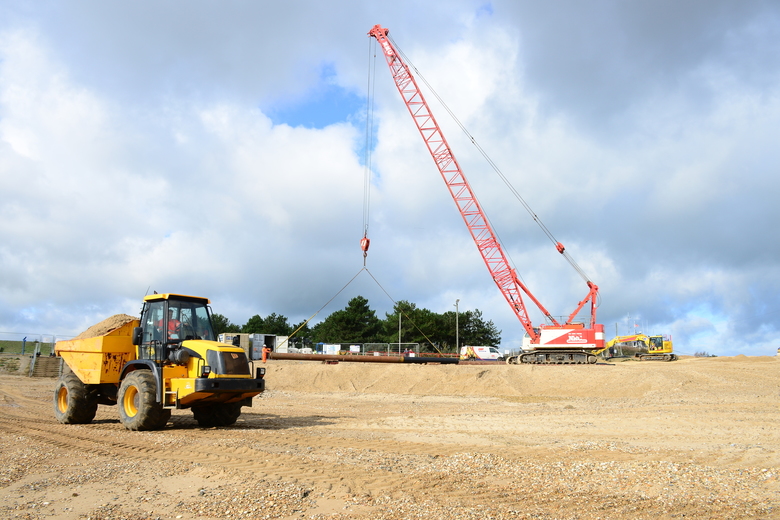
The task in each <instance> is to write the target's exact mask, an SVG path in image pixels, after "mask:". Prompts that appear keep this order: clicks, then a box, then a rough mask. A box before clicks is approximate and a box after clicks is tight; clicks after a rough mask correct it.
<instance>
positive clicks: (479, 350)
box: [460, 346, 504, 361]
mask: <svg viewBox="0 0 780 520" xmlns="http://www.w3.org/2000/svg"><path fill="white" fill-rule="evenodd" d="M460 359H482V360H485V361H503V360H504V355H503V354H502V353H501V352H500V351H499V350H498V349H497V348H496V347H482V346H480V347H472V346H466V347H461V348H460Z"/></svg>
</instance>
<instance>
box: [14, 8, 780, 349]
mask: <svg viewBox="0 0 780 520" xmlns="http://www.w3.org/2000/svg"><path fill="white" fill-rule="evenodd" d="M184 7H186V8H184ZM434 10H435V14H436V16H432V14H434ZM779 13H780V10H778V8H777V7H775V6H774V5H773V4H771V3H766V2H742V3H739V4H734V3H732V2H687V3H685V4H684V5H682V4H679V3H674V2H661V3H654V4H652V5H650V4H648V5H644V4H638V3H615V2H607V1H604V2H596V3H594V4H588V5H585V4H581V3H578V2H559V3H552V4H535V3H515V2H505V1H503V0H495V1H493V2H490V3H485V2H475V1H468V0H463V1H459V2H451V3H448V9H446V10H444V11H442V10H441V9H435V6H430V5H420V4H419V3H418V2H400V3H397V4H394V6H393V8H392V9H389V8H387V6H386V5H385V4H380V3H371V2H369V3H363V2H346V3H343V4H339V5H338V6H329V7H328V9H323V8H322V4H321V3H315V2H299V3H295V4H294V5H288V4H284V5H282V4H279V5H275V6H269V5H264V4H245V3H237V4H230V5H227V6H222V5H220V6H218V7H217V6H215V4H212V3H208V2H188V3H186V4H184V3H180V2H171V3H166V4H159V3H152V2H138V3H134V4H133V5H127V6H115V5H111V4H105V3H100V2H97V3H96V2H74V3H69V4H67V5H66V4H57V5H51V4H45V5H44V4H40V5H38V4H35V5H28V4H26V3H10V4H5V5H4V6H3V7H0V19H1V20H3V22H2V23H0V60H2V61H0V191H1V192H2V194H3V200H2V202H0V262H1V264H0V265H2V274H0V330H6V331H9V330H10V331H30V330H32V331H36V330H41V331H48V332H53V333H59V334H67V333H70V334H77V333H78V332H80V331H82V330H84V329H85V328H86V327H87V326H89V325H91V324H93V323H95V322H97V321H100V320H101V319H103V318H104V317H106V316H107V315H110V314H113V313H116V312H126V313H136V312H137V309H138V307H139V303H140V298H141V296H142V295H143V294H144V293H145V292H146V291H147V290H158V291H161V292H163V291H164V292H184V293H195V294H200V295H206V296H209V297H211V299H212V301H213V302H214V308H215V311H217V312H220V313H221V314H225V315H227V316H228V317H230V319H231V320H232V321H234V322H237V323H243V322H244V321H246V319H248V318H249V317H250V316H252V315H254V314H258V313H259V314H261V315H267V314H270V313H272V312H276V313H279V314H284V315H286V316H288V317H289V318H290V320H291V321H296V322H297V321H301V320H302V319H306V318H308V317H310V316H311V315H312V314H313V313H314V312H316V310H317V309H319V308H320V307H321V306H322V305H323V304H324V303H326V302H328V301H329V300H330V299H331V298H332V297H333V296H334V294H335V293H336V292H337V291H339V290H340V289H342V287H343V286H344V285H345V284H346V283H347V282H348V281H349V280H350V279H351V278H352V277H353V276H355V273H357V272H359V271H360V269H361V267H362V255H361V253H360V250H359V246H358V240H359V238H360V237H361V236H362V232H363V227H362V223H361V217H360V215H361V212H362V209H361V206H362V204H363V193H362V187H363V179H364V177H365V175H366V164H369V165H370V166H371V169H372V171H371V179H372V186H371V199H370V214H369V222H368V224H369V230H370V232H369V236H370V238H371V239H372V246H371V250H370V252H369V257H368V264H367V265H368V267H369V269H370V272H371V274H373V275H374V276H375V277H376V280H377V281H378V282H379V285H378V284H377V283H375V282H374V280H373V279H372V278H371V277H368V276H365V274H360V275H359V276H358V277H357V278H356V279H355V281H354V282H353V285H350V286H349V287H348V288H347V289H345V290H344V292H343V293H341V295H340V296H338V297H337V298H335V299H334V300H333V302H332V303H331V305H330V306H329V307H328V308H327V309H325V310H324V311H323V312H324V313H325V314H327V313H329V312H332V311H334V310H337V309H339V308H342V307H343V306H344V305H346V301H347V300H348V299H349V298H351V297H353V296H355V295H357V294H361V295H363V296H365V297H367V298H368V299H369V302H370V304H371V305H372V307H373V308H374V309H376V310H377V311H378V312H377V313H378V315H380V316H382V313H383V312H385V311H389V310H390V308H391V307H392V300H393V299H394V300H409V301H412V302H415V303H417V304H418V306H420V307H427V308H430V309H431V310H434V311H436V312H445V311H449V310H452V307H453V304H454V301H455V299H459V300H460V307H461V310H463V311H465V310H471V309H474V308H479V309H480V310H482V311H483V315H484V316H485V318H487V319H492V320H494V321H495V322H496V324H497V326H498V328H499V329H501V330H502V331H503V336H504V342H505V345H504V346H505V347H517V346H519V344H520V341H521V338H522V330H521V328H520V327H519V324H518V323H517V320H516V318H515V317H514V315H513V313H512V312H511V310H510V309H509V307H508V306H507V305H506V302H505V301H504V300H503V298H502V297H501V294H500V293H499V291H498V290H497V288H496V287H495V286H494V284H493V282H492V280H491V279H490V277H489V275H488V273H487V269H486V268H485V266H484V264H483V263H482V261H481V259H480V257H479V255H478V253H477V251H476V249H475V247H474V245H473V243H472V242H471V239H470V238H469V236H468V233H467V231H466V228H465V226H464V225H463V221H462V219H461V218H460V216H459V215H458V213H457V210H456V207H455V205H454V204H453V202H452V200H451V199H450V197H449V195H448V193H447V190H446V188H445V186H444V185H443V182H442V180H441V178H440V176H439V175H438V172H437V171H436V168H435V166H434V164H433V161H432V160H431V158H430V156H429V155H428V153H427V151H426V149H425V147H424V145H423V143H422V140H421V139H420V136H419V134H418V133H417V131H416V129H415V128H414V125H413V123H412V121H411V119H410V118H409V114H408V113H407V111H406V108H405V107H404V106H403V104H402V102H401V99H400V97H399V96H398V93H397V92H396V91H395V90H394V86H393V83H392V81H391V79H390V77H389V74H388V71H387V67H386V66H385V64H384V63H383V62H382V61H381V56H380V57H379V60H380V61H378V62H377V64H376V77H375V83H374V86H375V90H374V96H375V109H376V112H375V133H374V134H373V135H374V136H375V140H374V145H373V147H372V148H370V151H371V156H370V162H369V160H368V158H367V156H366V155H365V152H366V145H365V121H364V120H363V119H362V117H363V110H362V109H360V107H359V106H358V105H359V103H357V102H356V100H358V101H359V100H360V99H361V97H362V96H364V95H365V94H366V92H367V88H366V87H367V85H366V83H367V73H368V71H367V69H368V68H370V67H369V63H370V60H368V59H367V57H368V53H367V48H368V45H367V40H368V38H367V37H366V33H367V32H368V30H369V29H370V28H371V26H372V25H374V24H375V23H382V24H384V25H385V26H386V27H389V28H390V29H391V35H392V36H393V38H394V39H395V40H396V41H397V43H398V44H399V45H400V47H401V48H402V50H403V51H404V52H405V53H406V55H407V56H408V57H409V58H410V59H411V60H412V61H413V62H414V65H415V66H416V67H417V68H418V70H419V72H420V73H421V74H422V75H424V76H425V78H426V79H427V80H428V81H429V82H430V84H431V85H432V86H433V87H434V88H435V89H436V92H438V93H439V94H440V95H441V97H442V98H443V99H444V100H445V102H446V103H447V105H448V106H449V107H450V108H451V109H452V110H453V112H454V113H455V114H456V115H457V116H458V118H459V120H460V121H461V122H462V123H463V124H464V125H465V126H466V127H467V128H468V130H469V132H470V135H464V134H463V133H461V131H460V129H459V128H458V125H457V124H456V123H455V122H453V121H452V120H450V119H449V117H448V116H447V115H446V112H445V110H444V108H443V107H442V106H441V105H440V104H439V103H438V101H436V100H435V96H433V95H432V94H430V93H428V94H426V95H427V97H428V99H429V101H430V102H431V105H432V108H433V110H434V114H435V115H436V117H437V118H438V120H439V122H440V124H441V125H442V127H443V129H444V132H445V135H446V137H447V139H448V140H449V142H450V144H451V146H452V149H453V151H454V152H455V155H456V157H457V158H458V160H459V161H460V164H461V166H462V167H463V170H464V172H466V175H467V176H468V178H469V180H470V182H471V183H472V185H473V187H474V189H475V192H476V194H477V196H478V198H479V200H480V202H481V204H482V206H483V207H484V209H485V210H486V212H487V213H488V216H489V217H490V219H491V222H492V223H493V224H494V226H495V229H496V231H497V232H498V234H499V235H500V237H501V239H502V241H503V243H504V246H505V250H506V251H507V252H508V254H509V255H510V257H511V259H512V261H513V263H514V264H515V266H516V267H517V270H518V272H519V273H520V275H521V276H522V277H523V280H524V281H525V282H526V284H527V285H528V287H529V288H530V289H531V291H532V292H533V293H534V294H535V295H536V296H538V297H539V298H540V300H541V301H542V302H543V304H544V305H545V306H546V307H547V308H548V309H549V310H550V311H551V312H552V313H553V314H554V315H556V316H557V315H566V314H568V313H569V312H571V310H572V309H573V308H574V307H575V306H576V304H577V302H578V301H579V300H580V299H581V298H582V297H583V296H584V295H585V294H586V292H587V288H586V286H585V283H584V280H582V279H581V278H580V277H579V276H578V275H577V274H576V273H575V272H574V271H573V270H572V269H571V268H570V266H568V264H566V262H565V261H564V259H563V258H561V257H560V255H558V254H557V252H556V251H555V249H554V245H553V244H551V243H550V240H549V239H548V237H547V236H545V234H544V233H543V232H542V230H540V229H539V228H538V227H537V226H536V225H535V223H534V220H533V218H532V216H531V215H529V214H528V212H527V211H526V209H524V208H523V206H522V204H520V201H518V200H517V199H516V198H514V197H513V196H512V194H511V193H510V192H509V191H508V189H507V187H506V185H505V184H504V183H503V182H502V181H501V179H500V178H498V177H497V176H496V175H495V174H494V172H493V171H492V169H491V168H490V166H489V165H487V164H486V163H485V161H484V158H483V157H482V155H481V154H480V153H479V150H477V149H476V148H474V147H473V146H472V145H471V144H470V139H471V136H473V137H475V138H476V140H477V141H478V142H479V144H480V145H481V146H482V147H483V149H484V150H485V151H487V153H488V154H489V156H490V158H491V159H492V160H493V161H494V162H495V163H496V164H497V165H498V166H499V167H500V169H501V171H502V173H503V174H504V175H505V176H506V178H507V179H508V180H509V181H510V182H511V184H512V185H513V186H514V187H515V188H516V189H517V191H518V192H519V193H520V195H521V196H522V198H523V200H524V201H525V202H526V203H527V204H528V206H529V207H530V208H531V210H532V212H534V213H535V214H536V215H537V216H538V217H539V218H540V219H541V221H542V222H543V223H544V225H545V226H546V227H547V228H548V229H549V230H550V231H551V232H552V234H553V235H554V237H555V239H556V240H560V241H561V242H563V243H564V244H565V246H566V248H567V252H569V253H570V254H571V255H572V256H573V257H574V259H575V260H576V262H577V263H578V264H579V265H580V266H581V267H582V268H583V269H584V271H585V272H586V273H587V274H588V276H589V277H590V278H591V279H592V280H593V281H594V282H595V283H596V284H598V285H599V287H600V289H601V299H600V307H599V317H600V321H601V322H602V323H604V324H605V326H606V329H607V331H608V333H611V332H612V330H613V329H614V328H615V325H616V324H618V325H619V326H622V325H621V324H622V323H623V322H624V321H625V319H626V316H628V315H629V314H630V315H631V316H636V317H640V318H641V319H642V322H643V324H644V325H643V326H645V327H646V329H647V332H658V333H669V334H673V336H674V338H675V345H676V348H677V349H678V350H679V351H680V352H683V353H687V352H695V351H697V350H706V351H708V352H710V353H714V354H720V355H725V354H729V353H731V354H734V353H748V354H774V352H775V351H776V348H777V342H776V340H774V337H775V336H776V334H777V325H776V320H775V319H774V317H775V316H776V313H777V311H778V301H777V300H778V299H777V296H776V295H777V294H780V291H778V289H779V288H780V280H778V279H777V275H776V273H777V272H779V271H778V265H777V258H779V257H780V255H778V253H780V251H778V243H777V241H776V240H772V237H773V236H774V233H773V231H774V229H773V226H774V222H775V221H776V220H777V219H778V216H780V215H778V209H777V208H778V205H777V204H776V202H775V200H774V198H775V195H774V194H775V193H777V191H778V188H779V186H778V180H777V175H776V172H777V170H778V165H779V164H780V157H779V156H778V154H779V152H778V151H777V146H776V143H775V141H776V138H775V137H774V134H775V129H776V128H777V126H778V121H779V120H780V110H779V108H780V104H779V103H778V100H779V99H780V95H778V94H779V93H780V92H779V89H778V87H777V85H779V84H780V82H778V81H777V80H778V79H779V78H778V76H779V75H780V59H779V58H778V57H779V56H780V49H779V48H778V43H777V42H778V41H780V38H778V36H780V35H779V34H778V33H779V32H780V14H779ZM412 15H413V16H412ZM309 115H311V117H309ZM532 314H533V313H532ZM321 317H322V316H320V318H321ZM318 319H319V318H318ZM540 320H541V318H540V317H535V318H534V321H535V322H539V321H540Z"/></svg>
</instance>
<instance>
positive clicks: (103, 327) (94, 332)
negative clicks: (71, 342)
mask: <svg viewBox="0 0 780 520" xmlns="http://www.w3.org/2000/svg"><path fill="white" fill-rule="evenodd" d="M137 319H138V318H136V317H135V316H130V315H128V314H114V315H113V316H111V317H110V318H106V319H105V320H103V321H101V322H100V323H96V324H95V325H92V326H91V327H90V328H88V329H87V330H85V331H84V332H82V333H81V334H79V335H78V336H76V337H75V338H73V339H85V338H95V337H97V336H102V335H104V334H108V333H109V332H111V331H112V330H114V329H118V328H119V327H121V326H122V325H124V324H125V323H127V322H129V321H133V320H137Z"/></svg>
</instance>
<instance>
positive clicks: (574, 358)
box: [506, 350, 596, 365]
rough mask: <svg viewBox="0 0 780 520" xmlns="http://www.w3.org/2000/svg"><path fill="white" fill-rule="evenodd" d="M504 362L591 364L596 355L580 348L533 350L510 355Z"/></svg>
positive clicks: (515, 363) (510, 363)
mask: <svg viewBox="0 0 780 520" xmlns="http://www.w3.org/2000/svg"><path fill="white" fill-rule="evenodd" d="M506 362H507V364H509V365H518V364H522V365H592V364H594V363H596V356H595V355H593V354H590V353H588V352H583V351H582V350H552V351H542V350H535V351H533V352H525V353H523V354H520V355H519V356H510V357H508V358H507V359H506Z"/></svg>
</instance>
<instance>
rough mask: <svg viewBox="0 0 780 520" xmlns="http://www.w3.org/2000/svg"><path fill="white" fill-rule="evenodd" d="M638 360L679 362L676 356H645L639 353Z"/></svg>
mask: <svg viewBox="0 0 780 520" xmlns="http://www.w3.org/2000/svg"><path fill="white" fill-rule="evenodd" d="M636 358H637V359H638V360H639V361H677V355H676V354H645V353H637V354H636Z"/></svg>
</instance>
